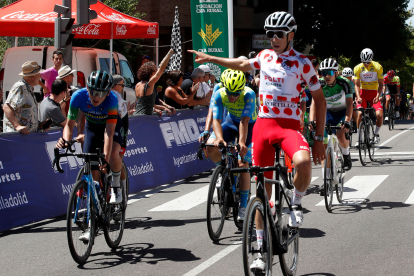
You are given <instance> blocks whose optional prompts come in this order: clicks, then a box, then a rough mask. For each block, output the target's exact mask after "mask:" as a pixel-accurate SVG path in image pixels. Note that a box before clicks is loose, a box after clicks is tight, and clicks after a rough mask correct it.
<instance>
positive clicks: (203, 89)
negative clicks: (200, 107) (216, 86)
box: [195, 65, 213, 99]
mask: <svg viewBox="0 0 414 276" xmlns="http://www.w3.org/2000/svg"><path fill="white" fill-rule="evenodd" d="M198 68H200V69H202V70H203V71H204V79H203V81H202V82H201V84H200V87H199V88H198V91H197V93H196V95H195V97H196V98H197V99H201V98H204V97H206V96H207V95H208V94H209V93H210V96H211V95H212V94H213V89H212V88H211V87H210V85H208V81H209V80H210V75H211V74H210V67H208V65H200V66H198Z"/></svg>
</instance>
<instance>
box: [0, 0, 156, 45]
mask: <svg viewBox="0 0 414 276" xmlns="http://www.w3.org/2000/svg"><path fill="white" fill-rule="evenodd" d="M55 4H58V5H62V0H41V5H39V1H33V0H20V1H17V2H15V3H13V4H11V5H8V6H6V7H4V8H2V9H0V36H24V37H54V21H55V18H56V17H57V14H56V13H55V12H53V9H54V6H55ZM91 9H92V10H95V11H96V12H97V14H98V18H96V19H94V20H92V21H91V23H90V24H88V25H84V26H81V27H78V28H76V29H74V30H73V33H74V34H75V38H86V39H111V38H114V39H117V38H158V35H159V32H158V23H155V22H147V21H144V20H140V19H137V18H134V17H132V16H129V15H126V14H123V13H121V12H118V11H116V10H114V9H112V8H110V7H108V6H106V5H104V4H103V3H101V2H99V1H98V3H97V4H95V5H92V6H91ZM72 17H73V18H75V24H76V0H72ZM27 23H29V24H27Z"/></svg>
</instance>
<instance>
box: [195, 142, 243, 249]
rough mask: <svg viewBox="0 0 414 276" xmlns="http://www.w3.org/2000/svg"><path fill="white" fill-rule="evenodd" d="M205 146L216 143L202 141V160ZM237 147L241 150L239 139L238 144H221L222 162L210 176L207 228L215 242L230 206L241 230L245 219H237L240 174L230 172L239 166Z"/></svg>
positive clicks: (199, 157)
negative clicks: (235, 152)
mask: <svg viewBox="0 0 414 276" xmlns="http://www.w3.org/2000/svg"><path fill="white" fill-rule="evenodd" d="M205 147H215V145H213V144H206V143H205V142H202V143H201V145H200V146H199V150H198V153H197V156H198V159H200V160H203V157H202V150H203V149H204V148H205ZM235 147H236V148H237V149H238V150H240V146H239V145H238V144H237V140H236V144H233V143H232V142H230V143H228V144H227V146H224V145H223V144H220V145H219V149H220V151H221V155H222V157H221V161H220V162H221V163H220V165H218V166H216V168H215V169H214V171H213V174H212V176H211V178H210V184H209V189H208V196H207V230H208V234H209V236H210V239H211V240H212V241H214V242H216V241H217V240H218V239H219V238H220V235H221V232H222V231H223V226H224V220H225V218H226V215H227V214H228V212H229V210H230V209H229V208H233V221H234V224H235V225H236V227H237V228H238V229H239V230H241V229H242V228H243V221H239V220H238V219H237V216H238V213H239V205H240V174H239V173H230V170H231V169H232V168H237V167H238V160H237V156H236V155H233V153H232V150H233V149H234V148H235ZM242 161H243V159H242Z"/></svg>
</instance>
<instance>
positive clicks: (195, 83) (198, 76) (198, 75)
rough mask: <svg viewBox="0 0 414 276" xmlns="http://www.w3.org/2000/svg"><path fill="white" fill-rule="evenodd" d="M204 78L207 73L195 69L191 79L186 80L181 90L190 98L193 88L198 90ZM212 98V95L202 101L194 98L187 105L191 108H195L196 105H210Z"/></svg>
mask: <svg viewBox="0 0 414 276" xmlns="http://www.w3.org/2000/svg"><path fill="white" fill-rule="evenodd" d="M204 77H205V73H204V71H203V70H202V69H200V68H196V69H194V71H193V73H192V74H191V78H189V79H186V80H184V81H183V83H182V84H181V89H182V90H183V91H184V93H185V94H186V95H187V96H190V95H191V94H192V90H193V88H196V89H197V90H198V89H199V88H200V85H201V82H203V80H204ZM210 98H211V94H210V95H207V97H204V98H201V99H196V98H195V97H194V98H192V99H191V100H190V101H189V102H188V103H187V105H188V107H189V108H193V106H196V105H208V104H210Z"/></svg>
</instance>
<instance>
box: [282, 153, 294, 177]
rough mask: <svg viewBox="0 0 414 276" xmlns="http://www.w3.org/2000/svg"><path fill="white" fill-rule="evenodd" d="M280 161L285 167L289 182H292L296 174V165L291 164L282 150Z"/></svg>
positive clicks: (290, 160)
mask: <svg viewBox="0 0 414 276" xmlns="http://www.w3.org/2000/svg"><path fill="white" fill-rule="evenodd" d="M280 163H281V165H282V166H284V167H286V168H287V177H288V180H289V182H290V183H293V179H294V178H295V175H296V167H295V164H293V161H292V159H291V158H290V157H289V156H288V155H287V154H286V153H285V152H284V151H283V150H280Z"/></svg>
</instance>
